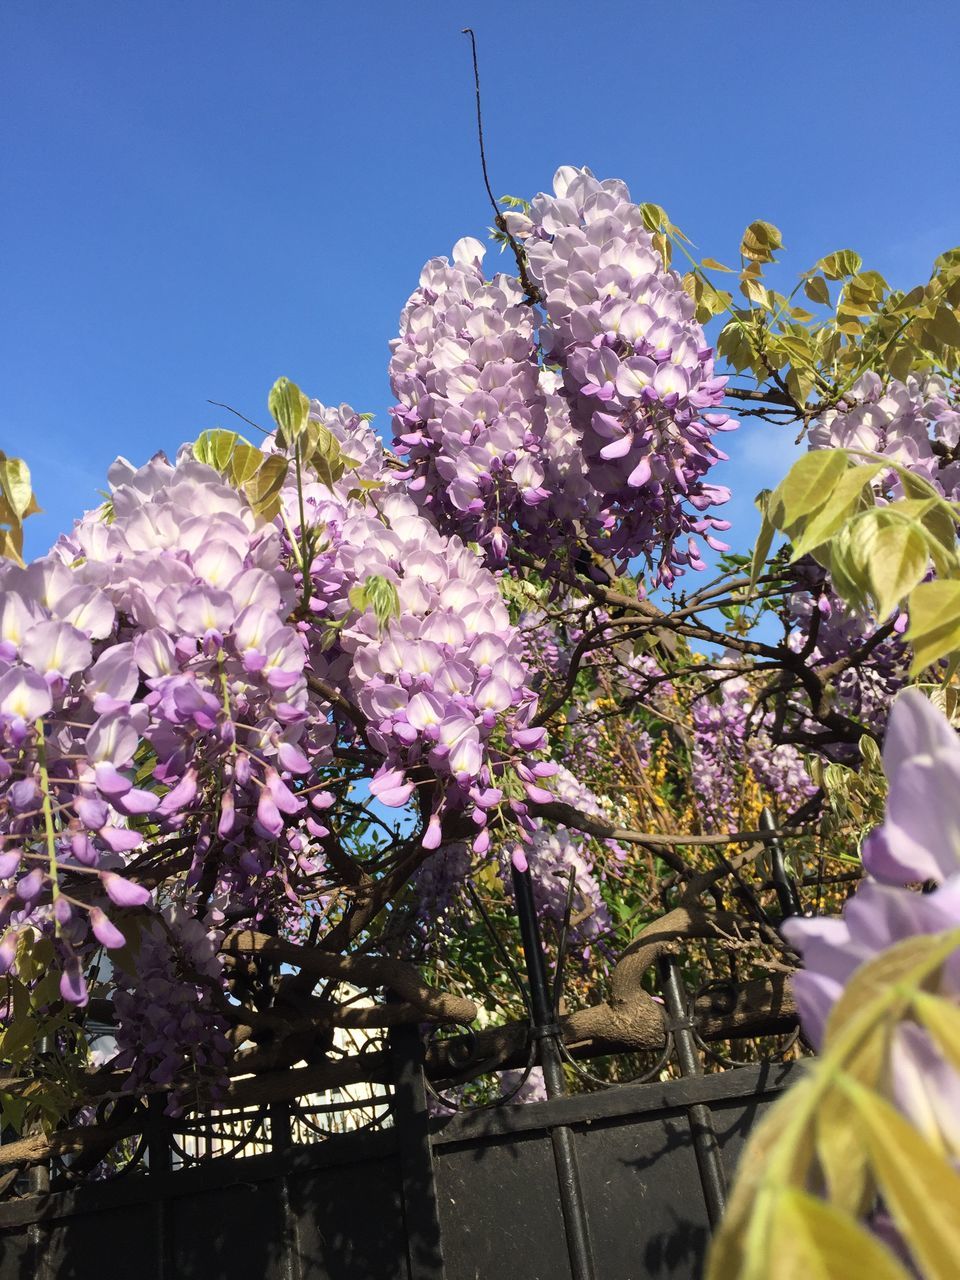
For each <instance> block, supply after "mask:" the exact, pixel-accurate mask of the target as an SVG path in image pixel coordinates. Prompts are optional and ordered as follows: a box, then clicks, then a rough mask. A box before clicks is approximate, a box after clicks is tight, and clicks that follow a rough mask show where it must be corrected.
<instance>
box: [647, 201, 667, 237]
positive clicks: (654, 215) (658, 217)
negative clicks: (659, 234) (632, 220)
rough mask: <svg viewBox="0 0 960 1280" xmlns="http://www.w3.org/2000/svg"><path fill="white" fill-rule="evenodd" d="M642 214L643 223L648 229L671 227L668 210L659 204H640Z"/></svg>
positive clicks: (655, 229) (656, 229)
mask: <svg viewBox="0 0 960 1280" xmlns="http://www.w3.org/2000/svg"><path fill="white" fill-rule="evenodd" d="M640 216H641V218H642V219H643V225H644V226H645V227H646V229H647V230H648V231H659V230H660V228H661V227H669V226H670V219H669V218H668V217H667V215H666V211H665V210H663V209H661V207H660V206H659V205H658V204H642V205H641V206H640Z"/></svg>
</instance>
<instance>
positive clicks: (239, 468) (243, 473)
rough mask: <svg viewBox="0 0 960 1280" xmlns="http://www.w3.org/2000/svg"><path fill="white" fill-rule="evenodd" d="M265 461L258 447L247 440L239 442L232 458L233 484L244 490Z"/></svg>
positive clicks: (231, 478) (231, 477) (231, 472)
mask: <svg viewBox="0 0 960 1280" xmlns="http://www.w3.org/2000/svg"><path fill="white" fill-rule="evenodd" d="M263 459H264V454H263V453H262V452H261V451H260V450H259V449H258V448H257V447H256V445H252V444H247V442H246V441H245V440H241V441H239V442H238V444H237V446H236V448H235V449H234V451H233V455H232V457H231V458H230V480H231V482H232V483H233V484H235V485H236V486H237V488H238V489H242V488H243V486H244V485H245V484H246V483H247V481H248V480H249V479H250V477H251V476H252V475H254V474H255V473H256V470H257V468H258V467H259V466H260V465H261V463H262V462H263Z"/></svg>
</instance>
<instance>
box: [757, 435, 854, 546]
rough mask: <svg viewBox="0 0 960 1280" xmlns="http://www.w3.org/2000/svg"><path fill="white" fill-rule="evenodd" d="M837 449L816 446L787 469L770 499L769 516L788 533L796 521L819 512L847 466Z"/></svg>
mask: <svg viewBox="0 0 960 1280" xmlns="http://www.w3.org/2000/svg"><path fill="white" fill-rule="evenodd" d="M848 465H849V464H848V461H847V455H846V454H845V453H844V452H843V451H842V450H840V449H815V450H813V451H812V452H810V453H805V454H804V455H803V456H802V457H800V458H798V459H797V461H796V462H795V463H794V464H793V466H792V467H791V468H790V470H789V472H788V473H787V475H786V477H785V478H784V479H783V480H782V481H781V482H780V484H779V485H778V486H777V488H776V489H775V490H774V492H773V495H772V497H771V499H770V518H771V519H772V520H773V521H775V523H776V524H777V525H778V527H779V528H781V529H784V530H786V532H788V533H790V532H791V531H792V530H793V528H794V526H795V525H796V524H797V522H798V521H800V520H802V519H803V518H804V517H805V516H809V515H811V514H812V513H813V512H815V511H819V510H820V508H821V507H822V506H824V505H825V503H826V502H827V500H828V499H829V497H830V495H831V493H832V492H833V488H834V486H835V485H836V483H837V482H838V481H839V479H840V477H841V476H842V475H843V473H844V472H845V471H846V469H847V466H848Z"/></svg>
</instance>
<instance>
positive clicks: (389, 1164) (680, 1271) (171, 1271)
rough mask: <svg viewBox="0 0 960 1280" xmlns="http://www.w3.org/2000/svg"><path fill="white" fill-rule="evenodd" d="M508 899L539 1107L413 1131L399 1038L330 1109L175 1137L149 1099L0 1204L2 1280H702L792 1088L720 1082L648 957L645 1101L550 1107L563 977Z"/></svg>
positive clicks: (413, 1059) (414, 1041)
mask: <svg viewBox="0 0 960 1280" xmlns="http://www.w3.org/2000/svg"><path fill="white" fill-rule="evenodd" d="M514 888H515V894H516V901H517V907H518V915H519V922H520V930H521V936H522V941H523V951H524V958H525V961H526V969H527V974H526V979H527V980H526V983H525V984H524V983H522V981H521V979H520V977H519V975H515V977H516V981H517V984H518V985H519V986H522V987H523V995H524V1000H525V1003H526V1006H527V1010H528V1014H529V1024H530V1040H529V1044H530V1061H531V1062H533V1061H536V1062H538V1063H539V1065H540V1067H541V1068H542V1071H543V1077H544V1082H545V1085H546V1091H547V1094H548V1100H547V1101H544V1102H532V1103H525V1104H521V1105H511V1104H509V1103H507V1104H505V1105H496V1106H487V1107H481V1108H478V1109H475V1110H473V1111H469V1110H468V1111H464V1112H461V1113H459V1114H456V1115H454V1116H453V1117H452V1118H447V1119H444V1118H442V1117H440V1116H437V1115H435V1114H432V1113H431V1111H432V1108H431V1105H430V1103H429V1101H428V1097H429V1086H428V1084H427V1081H426V1077H425V1073H424V1067H423V1053H424V1046H423V1043H422V1041H421V1038H420V1035H419V1033H418V1032H417V1030H416V1029H415V1028H412V1027H407V1028H402V1029H398V1030H396V1031H395V1032H393V1033H392V1035H391V1037H390V1040H389V1055H388V1064H389V1065H388V1068H387V1069H386V1070H384V1069H383V1068H382V1067H381V1068H380V1070H379V1071H377V1072H371V1077H373V1078H374V1082H372V1083H369V1084H366V1085H363V1086H360V1087H359V1089H358V1088H356V1087H354V1088H352V1089H348V1090H344V1091H342V1092H341V1093H340V1095H339V1096H337V1095H335V1094H330V1095H325V1096H317V1097H311V1098H308V1099H303V1098H301V1099H299V1100H297V1101H295V1102H291V1103H270V1104H265V1105H263V1106H261V1107H247V1108H244V1109H242V1110H236V1109H235V1110H221V1111H216V1112H211V1113H207V1114H206V1115H203V1114H195V1115H193V1116H192V1117H187V1118H184V1119H180V1120H171V1119H168V1118H167V1117H165V1116H164V1115H163V1112H162V1102H161V1101H160V1100H159V1099H153V1100H152V1102H151V1104H150V1106H149V1108H148V1109H147V1111H146V1113H145V1119H144V1123H143V1124H142V1126H141V1127H140V1132H138V1133H137V1134H135V1135H134V1136H132V1137H130V1138H127V1139H125V1140H124V1143H123V1144H121V1145H120V1146H119V1147H116V1148H115V1149H114V1151H113V1153H112V1155H111V1159H110V1164H111V1168H110V1174H111V1176H109V1177H100V1178H99V1179H98V1176H97V1171H96V1170H94V1171H93V1179H92V1180H91V1169H90V1166H89V1161H88V1163H87V1166H86V1167H85V1168H82V1170H81V1167H80V1166H78V1165H76V1164H75V1163H74V1164H71V1161H70V1159H69V1158H67V1159H65V1160H61V1161H60V1163H59V1164H58V1165H56V1166H51V1167H49V1168H46V1169H39V1170H36V1169H35V1170H34V1172H33V1173H32V1174H31V1175H30V1182H29V1185H23V1186H21V1191H24V1192H26V1194H21V1195H20V1196H19V1198H16V1199H12V1200H9V1201H8V1202H6V1203H3V1204H0V1280H21V1277H22V1278H23V1280H174V1278H176V1280H502V1278H503V1277H506V1278H507V1280H647V1278H648V1277H649V1278H650V1280H667V1278H668V1277H670V1278H674V1277H675V1278H677V1280H679V1278H681V1277H683V1278H684V1280H688V1278H689V1280H694V1278H695V1277H699V1276H700V1275H701V1272H702V1267H703V1261H704V1258H705V1254H706V1249H707V1244H708V1240H709V1234H710V1231H711V1229H712V1227H713V1226H715V1225H716V1222H717V1220H718V1218H719V1216H720V1214H721V1213H722V1210H723V1204H724V1198H725V1192H726V1187H727V1185H728V1184H729V1181H730V1177H731V1174H732V1172H733V1170H734V1167H735V1165H736V1162H737V1159H738V1157H739V1154H740V1151H741V1148H742V1146H743V1142H744V1140H745V1138H746V1136H747V1135H748V1133H749V1131H750V1129H751V1128H752V1126H753V1124H754V1123H755V1122H756V1120H757V1118H758V1116H759V1115H760V1113H761V1112H762V1111H763V1110H764V1108H765V1107H767V1106H768V1105H769V1104H770V1103H771V1102H772V1101H774V1100H775V1098H776V1096H777V1095H778V1093H779V1092H780V1091H781V1090H782V1089H783V1088H784V1087H785V1085H786V1084H787V1083H788V1082H789V1079H790V1077H791V1074H792V1073H793V1072H794V1070H795V1069H796V1064H795V1063H794V1062H788V1061H785V1060H784V1058H785V1057H790V1056H792V1055H793V1054H794V1053H795V1048H794V1045H793V1042H792V1041H791V1040H790V1039H788V1041H787V1042H786V1044H785V1045H784V1046H782V1051H781V1053H780V1054H779V1055H777V1056H778V1058H779V1060H776V1061H772V1062H767V1063H756V1064H754V1065H749V1066H744V1065H739V1066H733V1067H731V1068H730V1069H726V1070H716V1069H715V1068H716V1067H717V1066H725V1065H728V1064H727V1062H726V1061H725V1060H723V1059H721V1058H718V1057H717V1056H716V1055H715V1054H714V1055H712V1061H711V1055H710V1053H709V1052H705V1051H707V1048H708V1047H707V1046H706V1045H705V1043H704V1042H703V1041H702V1040H701V1039H700V1038H699V1037H698V1035H697V1031H696V1027H695V1026H694V1024H693V1022H692V1020H691V1018H690V1016H689V1015H690V1008H691V999H690V996H689V993H688V992H687V991H686V990H685V988H684V986H683V983H682V980H681V971H680V966H679V964H678V962H677V960H676V959H674V958H673V957H671V956H667V957H665V958H663V959H662V960H661V961H660V969H659V985H660V991H661V993H662V999H663V1003H664V1013H665V1030H666V1048H665V1051H664V1053H663V1055H662V1056H660V1057H658V1058H657V1060H656V1061H654V1063H653V1065H652V1067H650V1068H648V1070H647V1071H646V1074H645V1076H644V1077H643V1082H642V1083H634V1084H617V1085H614V1086H612V1087H607V1088H600V1089H599V1090H598V1091H595V1092H583V1093H577V1094H574V1095H570V1096H564V1087H565V1078H564V1061H563V1059H564V1054H565V1051H564V1049H563V1045H562V1041H561V1038H560V1036H559V1034H558V1032H559V1027H558V1025H557V1011H558V1008H559V985H560V982H561V981H562V964H559V965H558V973H557V975H556V980H555V983H554V986H553V988H552V989H551V988H550V986H549V984H548V982H547V973H546V965H545V961H544V953H543V948H542V944H541V940H540V936H539V930H538V927H537V922H536V914H535V912H534V910H533V902H532V898H531V896H530V884H529V879H528V878H526V877H524V876H521V875H518V876H517V877H516V882H515V886H514ZM562 953H563V952H562V947H561V955H562ZM378 1056H379V1055H378ZM380 1061H381V1063H382V1061H383V1059H382V1057H380ZM566 1061H567V1064H568V1066H572V1065H573V1064H572V1060H571V1059H570V1058H569V1055H566ZM705 1064H706V1065H707V1066H712V1067H713V1068H714V1069H712V1070H706V1071H705ZM81 1163H82V1162H81ZM104 1168H105V1166H101V1167H100V1172H101V1173H103V1172H104ZM78 1172H82V1176H78Z"/></svg>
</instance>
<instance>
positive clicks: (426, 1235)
mask: <svg viewBox="0 0 960 1280" xmlns="http://www.w3.org/2000/svg"><path fill="white" fill-rule="evenodd" d="M389 1046H390V1058H391V1066H392V1073H391V1074H392V1077H393V1115H394V1122H395V1124H396V1126H397V1140H398V1145H399V1152H400V1185H401V1193H402V1202H403V1222H404V1228H405V1235H406V1242H407V1265H408V1267H409V1275H410V1280H444V1276H445V1272H444V1267H443V1249H442V1243H441V1238H440V1210H439V1207H438V1205H437V1183H436V1175H435V1171H434V1167H433V1148H432V1146H431V1144H430V1127H429V1122H430V1116H429V1113H428V1111H427V1092H426V1088H425V1086H424V1083H423V1045H422V1044H421V1041H420V1035H419V1032H418V1031H417V1028H416V1027H409V1026H408V1027H404V1026H399V1027H395V1028H394V1029H393V1030H392V1031H391V1033H390V1039H389Z"/></svg>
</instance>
